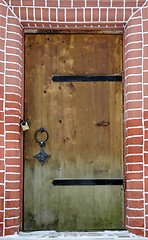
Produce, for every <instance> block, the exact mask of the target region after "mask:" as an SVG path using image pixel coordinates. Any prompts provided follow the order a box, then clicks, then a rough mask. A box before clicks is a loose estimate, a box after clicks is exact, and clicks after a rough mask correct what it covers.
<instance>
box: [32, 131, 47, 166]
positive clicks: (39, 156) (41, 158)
mask: <svg viewBox="0 0 148 240" xmlns="http://www.w3.org/2000/svg"><path fill="white" fill-rule="evenodd" d="M38 132H40V133H41V134H42V133H43V132H45V133H46V135H47V137H46V139H45V140H44V141H39V140H38V139H37V133H38ZM48 138H49V134H48V132H47V131H46V130H45V129H44V128H43V127H41V128H39V129H38V130H37V131H36V132H35V134H34V139H35V141H36V142H37V143H39V145H40V147H41V150H40V152H39V153H38V154H36V155H34V156H33V157H34V158H37V159H39V161H40V163H41V164H42V166H43V164H44V162H45V160H46V159H47V158H49V157H51V155H49V154H48V153H46V152H45V151H44V150H43V147H45V143H46V142H47V140H48Z"/></svg>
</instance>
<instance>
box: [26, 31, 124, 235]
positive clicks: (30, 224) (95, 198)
mask: <svg viewBox="0 0 148 240" xmlns="http://www.w3.org/2000/svg"><path fill="white" fill-rule="evenodd" d="M63 75H64V76H70V75H72V76H82V75H83V76H88V75H91V76H96V75H104V76H105V75H111V76H116V75H120V76H121V75H122V36H121V35H97V34H26V36H25V119H26V120H28V122H29V125H30V129H29V130H28V131H26V132H25V144H24V159H25V160H24V162H25V163H24V229H25V230H26V231H29V230H57V231H63V230H98V229H122V228H123V221H124V218H123V206H124V204H123V196H124V191H123V185H84V186H83V185H76V184H75V185H66V186H61V185H59V186H55V185H53V183H52V182H53V180H54V179H62V180H63V179H74V180H76V179H77V180H79V179H85V180H86V179H95V180H97V179H122V178H123V146H122V145H123V127H122V125H123V119H122V114H123V106H122V82H118V81H108V82H106V81H87V82H82V81H80V82H77V81H76V82H66V81H65V82H53V81H52V77H53V76H63ZM102 121H105V122H108V125H107V126H100V125H99V124H100V123H101V122H102ZM40 127H44V129H46V130H47V131H48V133H49V140H48V141H47V142H46V146H45V147H44V151H45V152H47V153H48V154H50V155H51V157H50V158H48V159H46V161H45V163H44V165H43V166H42V165H41V163H40V162H39V160H38V159H36V158H34V157H33V156H34V155H36V154H37V153H38V152H39V151H40V146H39V144H38V143H37V142H36V141H35V139H34V133H35V131H36V130H38V129H39V128H40ZM38 138H40V134H39V133H38ZM43 138H45V136H43Z"/></svg>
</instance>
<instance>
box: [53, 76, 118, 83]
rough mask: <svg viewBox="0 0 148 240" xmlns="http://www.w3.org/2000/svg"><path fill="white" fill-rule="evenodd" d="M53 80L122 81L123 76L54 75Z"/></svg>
mask: <svg viewBox="0 0 148 240" xmlns="http://www.w3.org/2000/svg"><path fill="white" fill-rule="evenodd" d="M52 81H53V82H93V81H94V82H101V81H106V82H108V81H111V82H113V81H117V82H121V81H122V76H119V75H118V76H53V77H52Z"/></svg>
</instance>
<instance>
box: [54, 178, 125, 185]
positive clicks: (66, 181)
mask: <svg viewBox="0 0 148 240" xmlns="http://www.w3.org/2000/svg"><path fill="white" fill-rule="evenodd" d="M52 184H53V185H54V186H90V185H123V179H122V178H117V179H54V180H53V182H52Z"/></svg>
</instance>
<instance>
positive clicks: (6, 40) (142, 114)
mask: <svg viewBox="0 0 148 240" xmlns="http://www.w3.org/2000/svg"><path fill="white" fill-rule="evenodd" d="M6 2H7V3H8V4H9V5H7V3H6ZM144 2H146V1H145V0H132V1H131V0H107V1H106V0H93V1H92V0H79V1H78V0H54V1H53V0H42V1H41V0H29V1H28V0H7V1H4V0H0V23H1V25H0V236H3V235H8V234H13V233H15V232H18V231H19V228H20V223H21V208H22V204H21V203H22V179H23V178H22V163H23V159H22V154H21V151H22V147H21V145H20V144H22V143H20V139H21V135H22V132H21V131H20V128H19V123H20V118H21V117H22V109H23V104H22V97H23V81H22V80H23V79H24V77H23V29H25V28H30V29H33V28H34V29H38V28H40V29H43V28H48V29H75V30H76V29H81V30H85V29H87V30H88V29H89V30H92V29H96V30H100V29H106V30H110V29H112V30H118V29H120V30H123V39H124V57H123V59H124V93H125V96H124V101H125V102H124V106H125V109H124V125H125V179H126V195H125V196H126V198H125V200H126V207H125V210H126V227H127V229H128V230H129V231H130V232H132V233H136V234H140V235H142V236H148V78H147V77H148V3H147V4H146V3H145V5H143V4H144ZM142 5H143V7H142ZM141 7H142V8H141Z"/></svg>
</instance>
